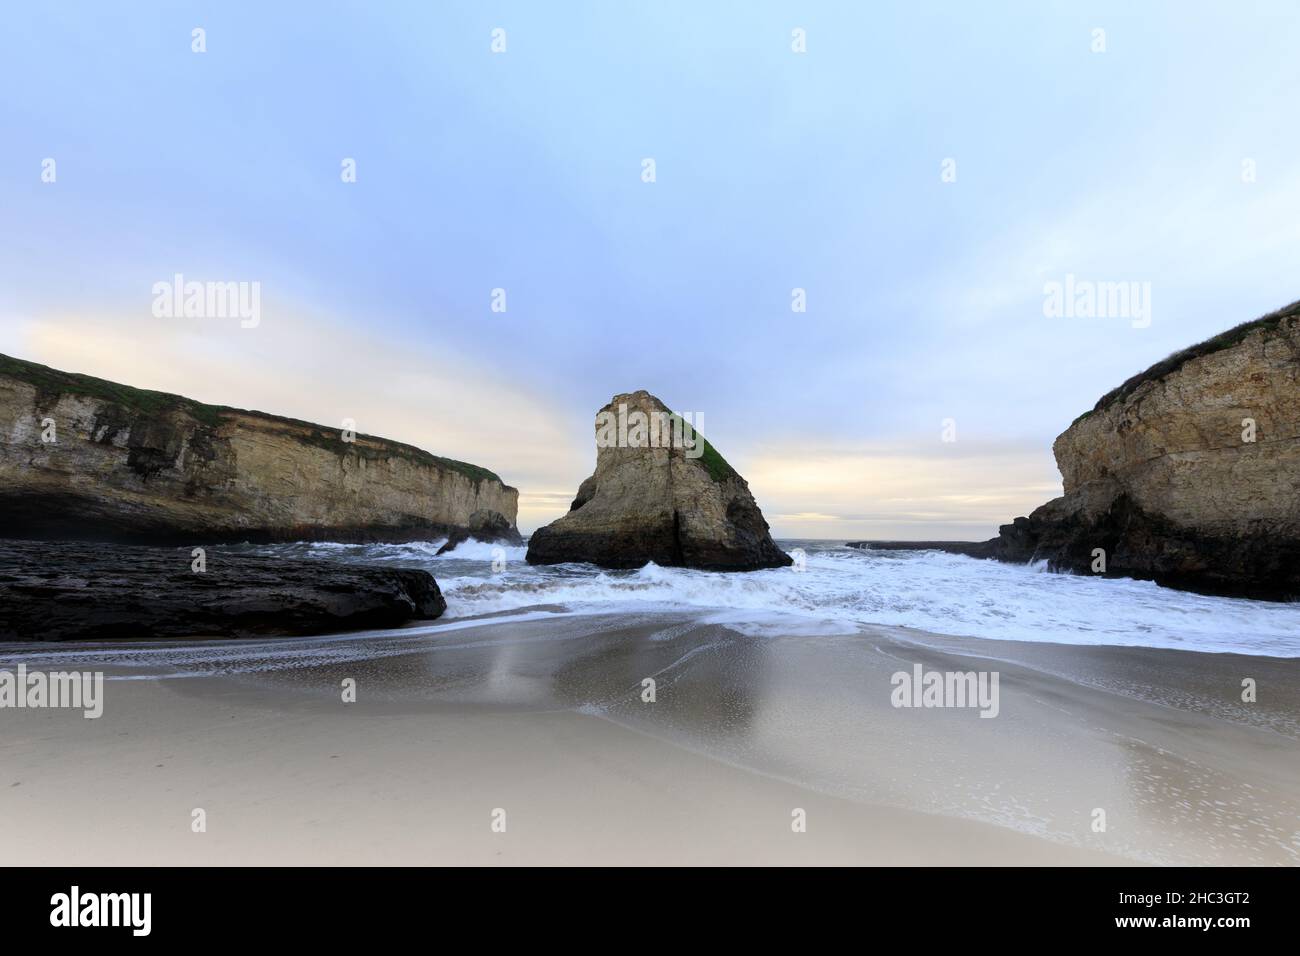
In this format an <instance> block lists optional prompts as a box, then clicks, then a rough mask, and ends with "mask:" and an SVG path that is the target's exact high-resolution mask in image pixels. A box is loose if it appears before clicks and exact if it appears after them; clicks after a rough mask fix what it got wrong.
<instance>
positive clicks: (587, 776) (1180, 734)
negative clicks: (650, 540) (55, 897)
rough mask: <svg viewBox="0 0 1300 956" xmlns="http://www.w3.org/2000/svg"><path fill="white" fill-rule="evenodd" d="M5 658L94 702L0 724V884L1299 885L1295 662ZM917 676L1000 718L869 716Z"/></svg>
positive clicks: (149, 652) (746, 654)
mask: <svg viewBox="0 0 1300 956" xmlns="http://www.w3.org/2000/svg"><path fill="white" fill-rule="evenodd" d="M20 661H22V662H26V663H27V664H28V666H29V667H32V668H44V669H47V670H70V669H74V668H75V669H78V670H103V671H104V673H105V674H106V676H107V678H108V679H107V681H106V684H105V701H104V712H103V716H102V717H100V718H99V719H97V720H87V719H84V718H83V717H82V715H81V713H80V712H79V711H71V710H50V709H46V710H4V711H0V731H2V732H0V846H3V847H4V852H3V858H4V860H5V862H6V863H8V864H42V863H54V862H58V863H61V864H75V865H98V864H180V865H223V864H235V863H245V864H246V863H282V864H345V863H356V864H360V863H377V864H475V865H512V864H562V865H567V864H583V863H602V864H613V865H657V864H670V863H672V864H766V863H772V864H780V863H788V864H860V863H868V864H994V865H1003V864H1005V865H1011V864H1030V865H1041V864H1078V865H1088V864H1112V865H1113V864H1125V863H1133V864H1143V863H1167V864H1264V865H1277V864H1294V863H1296V862H1297V860H1300V835H1298V834H1297V829H1298V823H1297V821H1300V802H1298V797H1300V681H1297V679H1296V669H1297V667H1298V666H1300V665H1297V664H1296V662H1295V661H1292V660H1284V659H1276V658H1266V657H1249V656H1240V655H1234V654H1206V653H1195V652H1184V651H1173V650H1160V649H1144V648H1116V647H1073V646H1066V645H1058V644H1028V643H1022V642H1000V641H990V640H978V639H963V638H953V637H943V636H940V635H934V634H927V633H924V632H920V631H912V630H908V629H902V628H883V627H861V628H846V629H845V630H844V632H843V633H801V632H800V629H799V627H798V626H797V622H792V626H791V627H790V628H789V630H788V632H787V633H781V632H780V629H779V628H777V629H772V628H770V627H769V629H768V631H767V632H765V633H754V632H752V631H751V633H741V632H740V631H737V630H735V629H732V628H729V627H727V626H726V625H725V624H721V623H712V622H710V621H709V618H708V615H705V614H701V613H699V612H698V611H692V612H688V611H682V612H662V613H653V612H647V613H644V614H638V615H629V614H626V613H623V614H617V615H614V614H604V615H572V614H563V613H558V612H555V611H554V610H553V609H546V608H541V609H536V610H534V611H532V612H531V613H529V614H526V615H523V619H520V618H519V617H514V618H509V619H499V620H493V619H491V618H489V619H485V620H468V621H466V620H461V621H451V622H440V623H439V624H436V625H433V626H420V627H412V628H407V629H404V630H399V631H385V632H372V633H369V634H362V635H344V636H336V637H329V638H296V639H285V640H258V641H246V642H232V641H222V642H215V643H211V642H208V643H203V642H195V643H185V642H181V643H172V644H166V643H154V644H120V645H77V646H75V647H74V646H53V645H26V646H21V647H20V646H17V645H11V646H6V647H4V648H0V667H5V668H11V667H13V666H15V665H16V664H17V663H19V662H20ZM917 664H920V665H921V666H922V668H924V669H926V670H931V669H933V670H939V671H958V672H967V671H977V672H979V671H983V672H996V673H997V674H998V675H999V689H1000V700H999V702H998V711H997V716H996V717H994V718H992V719H987V718H983V717H981V716H980V713H979V711H978V710H977V709H974V708H969V707H966V708H960V707H947V708H906V707H895V706H893V704H892V702H891V691H892V690H893V687H892V685H891V677H892V675H894V674H896V673H899V672H910V671H911V670H912V669H913V667H914V666H915V665H917ZM132 678H136V679H132ZM1244 678H1251V679H1253V680H1255V681H1256V684H1257V688H1258V701H1257V702H1256V703H1244V702H1242V700H1241V682H1242V680H1243V679H1244ZM647 679H652V680H653V681H654V682H655V683H654V698H655V699H654V701H653V702H647V701H646V700H644V699H643V697H644V696H645V693H646V691H645V688H646V685H645V684H644V683H643V682H644V681H646V680H647ZM349 680H350V681H355V687H356V700H355V702H351V703H347V702H344V700H343V696H344V695H343V690H342V688H343V687H344V682H345V681H349ZM196 809H201V810H203V811H204V816H205V821H206V831H205V832H194V831H193V829H192V826H191V823H192V820H193V818H194V817H193V814H194V811H195V810H196ZM1098 810H1100V811H1103V812H1104V820H1105V829H1104V830H1098V829H1097V824H1096V821H1097V819H1098V817H1097V811H1098ZM499 811H504V832H497V831H498V830H499V829H500V828H501V827H500V824H501V821H502V814H500V813H499ZM797 811H803V819H805V820H806V829H805V830H804V831H803V832H796V828H795V827H793V826H792V824H793V823H794V822H796V820H797V818H798V817H799V814H798V813H797ZM494 823H496V824H497V826H496V828H495V829H494Z"/></svg>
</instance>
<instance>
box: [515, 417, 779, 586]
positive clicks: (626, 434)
mask: <svg viewBox="0 0 1300 956" xmlns="http://www.w3.org/2000/svg"><path fill="white" fill-rule="evenodd" d="M678 436H680V440H678ZM596 444H597V451H596V471H595V473H594V474H593V475H592V476H591V477H590V478H588V479H587V480H586V481H584V482H583V483H582V485H581V486H580V487H579V488H578V494H577V497H576V498H574V501H573V504H572V505H571V507H570V510H569V513H568V514H567V515H565V516H564V517H562V518H559V519H557V520H556V521H553V522H552V523H551V524H549V525H547V526H546V527H544V528H539V529H538V530H537V531H536V532H535V533H534V534H533V536H532V537H531V538H530V539H529V542H528V561H529V563H531V564H559V563H561V562H566V561H586V562H590V563H592V564H597V565H600V566H602V567H607V568H635V567H640V566H642V565H644V564H646V563H647V562H650V561H653V562H654V563H655V564H658V565H663V566H677V567H691V568H702V569H706V570H718V571H748V570H754V569H757V568H772V567H783V566H785V565H788V564H790V563H791V560H790V558H789V556H787V555H786V554H785V553H784V552H783V551H781V549H780V548H778V547H777V546H776V544H775V543H774V542H773V541H772V537H771V535H770V534H769V533H768V527H767V522H766V521H764V520H763V514H762V512H761V511H759V509H758V504H757V503H756V502H755V501H754V498H753V496H752V495H751V494H750V493H749V485H748V484H747V483H746V482H745V479H744V478H742V477H740V475H739V474H737V473H736V471H735V469H733V468H732V467H731V466H730V465H729V464H727V462H726V460H725V459H723V457H722V456H721V455H720V454H718V451H717V449H715V448H713V446H711V445H710V444H709V443H708V442H707V441H705V440H704V436H703V435H700V434H699V433H698V432H694V431H693V429H690V428H689V427H688V426H686V425H684V424H683V420H682V419H681V418H680V417H679V416H675V415H674V414H673V413H672V412H671V411H670V410H669V409H668V407H667V406H666V405H664V403H663V402H661V401H659V399H657V398H655V397H654V396H653V395H651V394H650V393H648V392H646V391H638V392H631V393H628V394H623V395H616V396H614V398H613V400H612V401H611V402H610V403H609V404H608V405H606V406H605V407H604V408H602V409H601V410H600V412H598V413H597V416H596Z"/></svg>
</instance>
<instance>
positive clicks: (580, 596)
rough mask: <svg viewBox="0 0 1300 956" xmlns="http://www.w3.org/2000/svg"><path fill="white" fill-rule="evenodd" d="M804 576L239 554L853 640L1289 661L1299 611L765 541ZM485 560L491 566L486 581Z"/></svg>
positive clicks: (473, 549) (1299, 641) (502, 558)
mask: <svg viewBox="0 0 1300 956" xmlns="http://www.w3.org/2000/svg"><path fill="white" fill-rule="evenodd" d="M778 544H780V545H781V547H782V548H784V549H785V550H786V551H787V552H790V551H792V550H794V549H796V548H801V549H803V551H804V553H805V554H806V556H807V559H806V562H805V569H804V570H803V571H796V570H794V569H793V568H779V569H773V570H766V571H753V572H748V573H728V574H719V573H716V572H708V571H694V570H689V569H683V568H663V567H658V566H656V565H653V564H651V565H647V566H646V567H644V568H641V569H639V570H635V571H606V570H601V569H599V568H595V567H592V566H591V565H586V564H563V565H556V566H549V567H547V566H542V567H539V566H533V565H529V564H528V563H527V562H526V561H525V560H524V555H525V553H526V550H527V549H526V548H523V547H518V548H512V547H500V546H497V545H491V544H482V543H479V542H472V541H471V542H467V543H465V544H462V545H461V546H460V547H459V548H457V549H456V550H455V551H454V552H452V553H450V554H447V555H443V556H442V557H437V556H436V552H437V550H438V548H439V546H440V545H441V542H415V543H411V544H366V545H349V544H332V543H297V544H283V545H263V546H251V545H245V546H242V547H241V548H240V550H245V551H251V552H255V553H259V554H268V555H283V556H286V557H289V556H292V557H311V558H317V559H321V560H331V561H349V562H358V563H368V564H391V565H395V566H400V567H413V568H423V569H425V570H428V571H429V572H431V573H432V574H433V575H434V577H435V578H437V580H438V585H439V587H441V589H442V592H443V595H444V596H445V597H446V599H447V613H446V615H445V616H444V618H443V620H444V621H447V622H451V621H455V620H457V619H462V618H467V617H476V616H480V615H484V614H500V613H503V612H511V613H524V612H527V611H528V610H529V609H536V608H539V607H546V608H560V609H563V610H564V611H567V612H570V613H573V614H598V613H599V614H604V613H611V612H612V613H618V612H637V611H640V612H645V611H652V610H680V609H685V608H693V609H698V610H700V611H701V612H707V614H706V620H707V622H709V623H721V624H726V625H727V626H728V627H729V628H731V629H732V630H737V631H739V632H741V633H744V634H751V635H760V636H761V635H763V634H769V633H770V634H777V633H780V634H791V633H794V634H799V633H806V634H824V635H833V634H836V633H855V632H856V631H857V628H858V626H859V625H863V624H867V625H872V624H879V625H887V626H895V627H907V628H915V629H918V630H922V631H928V632H933V633H938V634H948V635H953V636H959V637H977V638H988V639H993V640H1011V641H1029V642H1037V643H1044V642H1045V643H1055V644H1083V645H1110V646H1131V647H1154V648H1172V649H1176V650H1192V651H1206V652H1231V653H1237V654H1254V655H1265V656H1274V657H1291V658H1295V657H1300V603H1296V602H1291V603H1276V602H1268V601H1251V600H1244V599H1240V598H1224V597H1211V596H1206V595H1200V594H1193V593H1190V592H1186V591H1176V590H1172V589H1170V588H1164V587H1160V586H1159V585H1156V584H1154V583H1152V582H1149V581H1135V580H1131V579H1126V578H1101V577H1091V576H1083V575H1076V574H1062V573H1055V572H1052V571H1049V570H1047V568H1046V566H1045V565H1044V564H1037V565H1015V564H1003V563H1001V562H997V561H989V560H977V559H974V558H967V557H962V556H960V555H950V554H944V553H941V552H935V551H863V550H860V549H856V548H849V547H846V546H845V545H844V543H843V542H842V541H810V540H783V541H779V542H778ZM494 560H495V564H496V567H497V568H500V570H494V569H493V568H494Z"/></svg>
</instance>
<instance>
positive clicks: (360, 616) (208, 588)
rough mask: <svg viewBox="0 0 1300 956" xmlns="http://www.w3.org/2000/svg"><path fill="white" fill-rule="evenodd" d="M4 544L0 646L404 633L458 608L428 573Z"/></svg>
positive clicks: (0, 548) (213, 554) (0, 550)
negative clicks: (195, 566)
mask: <svg viewBox="0 0 1300 956" xmlns="http://www.w3.org/2000/svg"><path fill="white" fill-rule="evenodd" d="M192 561H193V558H192V556H191V550H190V549H188V548H185V549H170V548H146V547H130V546H124V545H107V544H82V543H76V542H59V541H52V542H27V541H4V540H0V641H66V640H108V639H134V638H159V637H164V638H165V637H248V636H252V635H263V634H266V635H294V634H320V633H326V632H331V631H344V630H348V631H351V630H364V629H367V628H388V627H397V626H398V625H401V624H404V623H406V622H408V621H413V620H432V619H434V618H436V617H438V616H439V615H441V614H442V613H443V611H445V610H446V608H447V602H446V601H445V600H444V599H443V597H442V593H441V592H440V591H439V590H438V584H437V582H436V581H435V580H434V579H433V576H432V575H430V574H429V573H428V572H426V571H419V570H413V569H401V568H386V567H359V566H355V565H348V564H341V563H334V562H327V561H311V560H301V561H297V560H281V559H278V558H265V557H257V556H253V555H241V554H232V553H228V552H224V551H220V550H216V549H209V550H208V551H207V553H206V567H207V570H206V571H204V572H196V571H193V570H191V566H192Z"/></svg>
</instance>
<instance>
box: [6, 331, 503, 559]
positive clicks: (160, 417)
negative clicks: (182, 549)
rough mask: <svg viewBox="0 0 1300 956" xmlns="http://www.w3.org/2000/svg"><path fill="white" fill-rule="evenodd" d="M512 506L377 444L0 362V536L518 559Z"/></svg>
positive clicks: (451, 470) (456, 468) (479, 477)
mask: <svg viewBox="0 0 1300 956" xmlns="http://www.w3.org/2000/svg"><path fill="white" fill-rule="evenodd" d="M518 500H519V492H518V491H516V490H515V489H514V488H511V487H509V486H508V485H506V484H504V483H503V482H502V481H501V479H500V478H498V477H497V476H496V475H495V474H493V473H492V472H490V471H488V470H487V469H486V468H480V467H478V466H477V465H470V464H466V463H465V462H460V461H453V460H451V459H449V458H441V457H439V456H437V455H432V454H430V453H429V452H427V451H424V450H423V449H420V448H415V447H413V446H411V445H406V444H402V443H401V442H395V441H390V440H388V439H384V438H375V437H372V436H369V435H363V434H353V433H351V432H350V431H349V430H346V429H343V428H327V427H325V426H323V425H313V424H311V423H310V422H303V421H297V420H296V419H291V418H282V417H279V416H276V415H268V414H265V413H263V412H251V411H244V410H242V409H237V408H228V407H225V406H217V405H205V404H203V403H202V402H196V401H194V400H192V399H188V398H183V397H181V396H179V395H169V394H166V393H163V392H151V391H145V390H143V389H138V388H131V387H130V386H126V385H119V384H117V383H116V382H109V381H105V380H103V379H98V378H92V377H90V376H88V375H77V374H73V373H69V372H60V371H57V370H55V369H51V368H47V367H46V366H44V365H37V364H35V363H33V362H25V361H22V360H20V359H15V358H10V357H8V356H5V355H0V535H3V536H4V537H7V538H29V539H30V538H36V539H44V540H58V539H63V540H67V539H76V540H90V541H116V542H121V543H130V544H205V543H219V542H228V541H254V542H267V541H299V540H317V541H321V540H323V541H413V540H432V539H436V538H441V537H450V538H457V537H465V536H468V537H477V538H480V539H482V540H507V541H511V542H512V543H519V542H520V540H521V539H520V538H519V532H518V531H517V530H516V528H515V517H516V511H517V507H518Z"/></svg>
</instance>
